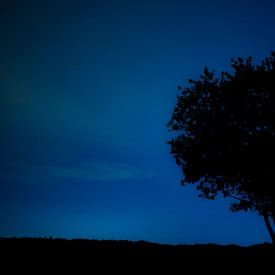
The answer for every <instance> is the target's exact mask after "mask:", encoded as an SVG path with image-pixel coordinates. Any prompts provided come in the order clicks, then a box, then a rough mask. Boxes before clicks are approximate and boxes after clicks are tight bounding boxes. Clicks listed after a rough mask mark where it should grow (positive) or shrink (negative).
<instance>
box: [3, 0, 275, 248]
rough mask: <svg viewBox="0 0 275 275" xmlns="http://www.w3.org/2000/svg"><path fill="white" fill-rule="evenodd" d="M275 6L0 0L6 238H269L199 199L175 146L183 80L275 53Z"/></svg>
mask: <svg viewBox="0 0 275 275" xmlns="http://www.w3.org/2000/svg"><path fill="white" fill-rule="evenodd" d="M274 14H275V1H273V0H270V1H267V0H259V1H256V0H254V1H253V0H252V1H242V0H236V1H233V0H231V1H224V0H223V1H220V0H212V1H211V0H210V1H205V0H200V1H199V0H190V1H189V0H182V1H173V0H166V1H150V0H147V1H145V0H142V1H141V0H137V1H132V0H131V1H130V0H128V1H121V0H118V1H115V0H113V1H112V0H109V1H100V0H98V1H81V0H78V1H68V0H67V1H61V0H60V1H59V0H55V1H49V0H45V1H39V0H33V1H31V0H26V1H19V0H18V1H12V0H6V1H5V0H4V1H1V4H0V34H1V38H0V39H1V40H0V41H1V42H0V54H1V62H0V112H1V113H0V114H1V115H0V236H2V237H11V236H18V237H20V236H28V237H30V236H32V237H39V236H41V237H44V236H53V237H65V238H78V237H80V238H96V239H128V240H141V239H143V240H147V241H153V242H159V243H190V244H191V243H208V242H211V243H221V244H227V243H236V244H242V245H249V244H253V243H259V242H264V241H270V240H269V235H268V232H267V230H266V228H265V225H264V222H263V220H262V218H260V217H258V216H257V215H256V214H253V213H236V214H235V213H230V212H229V211H228V204H229V203H228V202H227V201H224V200H222V199H217V200H215V201H208V200H204V199H199V198H197V192H196V190H195V189H194V188H193V187H192V186H189V187H185V188H182V187H181V186H180V179H181V176H182V175H181V172H180V169H179V167H177V166H176V164H175V161H174V159H173V158H172V156H170V155H169V149H170V148H169V146H168V145H167V144H165V141H166V140H167V139H169V138H170V137H171V136H170V134H169V133H168V130H167V127H166V123H167V121H168V120H169V118H170V114H171V112H172V110H173V107H174V105H175V103H176V94H177V86H178V84H182V85H185V84H186V83H187V78H189V77H193V78H196V77H197V76H198V75H199V74H200V73H201V71H202V69H203V68H204V66H205V65H208V66H209V67H210V68H213V69H216V70H217V71H218V72H219V71H221V70H228V69H229V65H230V58H231V57H236V56H253V57H255V62H259V61H260V60H261V59H262V58H264V57H266V56H267V55H269V54H270V52H271V51H272V50H274V49H275V16H274Z"/></svg>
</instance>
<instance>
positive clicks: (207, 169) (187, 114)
mask: <svg viewBox="0 0 275 275" xmlns="http://www.w3.org/2000/svg"><path fill="white" fill-rule="evenodd" d="M231 61H232V65H231V67H232V69H233V70H232V72H231V73H229V72H222V73H221V74H220V76H219V77H216V76H215V74H214V72H212V71H210V70H208V69H207V68H205V69H204V71H203V73H202V74H201V75H200V78H199V79H198V80H192V79H190V80H189V84H190V85H189V87H185V88H183V87H179V91H180V94H179V95H178V100H177V104H176V107H175V109H174V111H173V113H172V118H171V120H170V121H169V123H168V127H169V129H170V130H171V131H174V132H175V131H176V132H177V133H178V136H177V137H175V138H173V139H171V140H170V141H168V143H169V144H170V145H171V154H172V155H173V156H174V157H175V159H176V162H177V164H178V165H179V166H180V167H181V168H182V172H183V174H184V179H183V180H182V184H183V185H185V184H189V183H191V184H194V183H195V184H197V189H198V190H199V192H200V193H199V196H201V197H204V198H207V199H214V198H215V197H216V196H217V194H219V193H220V194H222V195H223V196H224V197H231V198H234V199H235V202H234V203H232V204H231V207H230V209H231V210H233V211H238V210H245V211H247V210H254V211H256V212H257V213H258V214H259V215H262V216H264V217H265V221H266V222H267V223H269V218H272V219H273V220H274V217H275V200H274V184H275V182H274V180H275V178H274V176H275V169H274V168H275V167H274V164H275V162H274V156H275V144H274V141H275V128H274V125H275V124H274V121H275V52H272V53H271V56H269V57H267V58H266V59H265V60H264V61H263V62H262V63H261V64H260V65H257V66H256V65H253V63H252V58H251V57H248V58H246V59H243V58H240V57H238V58H237V59H236V60H235V59H232V60H231ZM269 225H270V224H269ZM269 229H270V228H269ZM270 233H272V232H270ZM272 237H273V238H274V233H273V236H272ZM273 241H274V239H273Z"/></svg>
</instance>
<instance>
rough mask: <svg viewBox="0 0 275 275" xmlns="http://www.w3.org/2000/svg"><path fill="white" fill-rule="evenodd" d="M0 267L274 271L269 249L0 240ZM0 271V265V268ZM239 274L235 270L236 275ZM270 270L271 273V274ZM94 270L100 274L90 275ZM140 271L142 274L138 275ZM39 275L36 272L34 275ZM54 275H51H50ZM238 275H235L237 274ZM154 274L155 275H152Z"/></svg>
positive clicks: (129, 270) (139, 243)
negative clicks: (0, 264) (0, 265)
mask: <svg viewBox="0 0 275 275" xmlns="http://www.w3.org/2000/svg"><path fill="white" fill-rule="evenodd" d="M0 250H1V263H4V265H7V266H8V269H9V270H10V271H12V269H18V267H19V269H20V270H29V269H30V268H31V269H35V267H36V266H37V268H39V269H38V270H39V271H41V270H44V271H45V270H56V269H57V268H58V269H61V270H62V271H65V270H69V271H72V270H78V271H80V269H82V270H87V269H88V270H90V271H94V272H93V273H92V274H101V273H102V272H104V271H106V270H108V271H114V272H118V271H126V272H127V271H128V273H129V274H133V273H134V274H136V273H135V272H137V273H138V274H141V273H146V271H149V270H150V271H155V272H157V271H165V272H164V274H176V273H177V274H178V273H181V274H182V273H183V274H190V272H188V273H185V272H184V271H187V270H189V269H190V268H191V269H192V270H193V271H198V270H199V271H203V272H204V271H205V272H207V273H208V272H217V273H220V274H223V273H224V272H225V271H231V272H232V271H233V272H234V273H235V271H236V272H237V271H240V270H241V269H242V270H254V271H255V269H256V268H257V269H259V268H260V269H261V270H262V271H263V270H269V269H270V268H272V269H273V268H274V263H275V257H274V247H273V246H272V245H270V244H262V245H254V246H250V247H240V246H237V245H227V246H222V245H214V244H209V245H160V244H155V243H148V242H144V241H139V242H129V241H98V240H83V239H74V240H66V239H48V238H10V239H6V238H2V239H1V238H0ZM2 267H3V265H2ZM240 268H241V269H240ZM272 269H271V270H272ZM95 270H99V271H100V272H98V271H97V272H95ZM143 271H144V272H143ZM39 273H40V272H39ZM54 273H55V272H54ZM237 273H238V272H237ZM153 274H155V273H153Z"/></svg>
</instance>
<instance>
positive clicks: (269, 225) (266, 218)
mask: <svg viewBox="0 0 275 275" xmlns="http://www.w3.org/2000/svg"><path fill="white" fill-rule="evenodd" d="M264 222H265V225H266V227H267V230H268V232H269V235H270V237H271V240H272V243H273V245H275V233H274V231H273V229H272V226H271V224H270V221H269V216H268V215H264Z"/></svg>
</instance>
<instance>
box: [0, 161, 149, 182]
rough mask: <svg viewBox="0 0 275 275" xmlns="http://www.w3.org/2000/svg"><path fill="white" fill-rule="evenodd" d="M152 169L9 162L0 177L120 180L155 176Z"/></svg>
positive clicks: (104, 165) (36, 179) (102, 165)
mask: <svg viewBox="0 0 275 275" xmlns="http://www.w3.org/2000/svg"><path fill="white" fill-rule="evenodd" d="M153 176H154V173H153V172H152V171H147V170H144V169H140V168H137V167H133V166H129V165H125V164H116V163H105V162H96V161H95V162H91V163H84V164H81V165H78V166H74V167H59V166H42V165H32V164H24V163H9V164H6V165H5V166H2V167H1V168H0V178H2V179H6V180H16V181H22V182H28V183H38V182H44V183H46V182H50V181H51V180H52V179H58V178H59V179H66V178H70V179H82V180H93V181H118V180H131V179H138V178H140V179H141V178H149V177H153Z"/></svg>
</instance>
